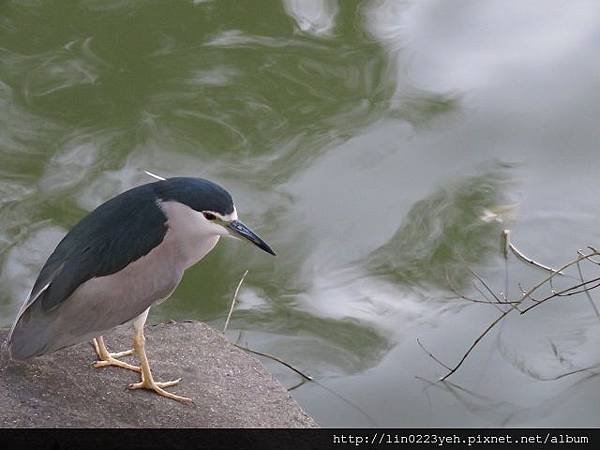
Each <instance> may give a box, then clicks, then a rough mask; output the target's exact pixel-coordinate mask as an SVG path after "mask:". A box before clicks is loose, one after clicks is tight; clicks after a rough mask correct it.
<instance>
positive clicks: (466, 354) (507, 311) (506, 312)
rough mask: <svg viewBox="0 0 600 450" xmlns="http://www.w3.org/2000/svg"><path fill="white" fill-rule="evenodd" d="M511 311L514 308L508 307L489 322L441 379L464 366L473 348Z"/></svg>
mask: <svg viewBox="0 0 600 450" xmlns="http://www.w3.org/2000/svg"><path fill="white" fill-rule="evenodd" d="M511 311H512V309H507V310H506V311H504V312H503V313H502V314H500V315H499V316H498V317H497V318H496V319H495V320H494V321H493V322H492V323H491V324H489V325H488V327H487V328H486V329H485V330H484V331H483V332H482V333H481V334H480V335H479V336H478V337H477V339H475V341H474V342H473V344H471V346H470V347H469V349H468V350H467V351H466V352H465V353H464V354H463V356H462V358H461V359H460V361H459V362H458V364H456V365H455V366H454V367H453V368H452V369H450V371H449V372H448V373H447V374H446V375H444V376H443V377H442V378H440V381H444V380H446V378H448V377H449V376H450V375H452V374H453V373H454V372H456V371H457V370H458V369H459V367H460V366H462V364H463V363H464V362H465V360H466V359H467V357H468V356H469V354H470V353H471V352H472V351H473V349H474V348H475V347H476V346H477V344H479V342H480V341H481V340H482V339H483V338H484V337H485V336H486V335H487V334H488V333H489V332H490V331H491V330H492V328H494V327H495V326H496V325H497V324H498V323H500V321H501V320H502V319H504V318H505V317H506V316H507V315H508V313H510V312H511Z"/></svg>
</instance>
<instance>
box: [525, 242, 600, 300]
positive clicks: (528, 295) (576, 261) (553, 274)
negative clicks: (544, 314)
mask: <svg viewBox="0 0 600 450" xmlns="http://www.w3.org/2000/svg"><path fill="white" fill-rule="evenodd" d="M591 256H598V252H595V251H594V252H593V253H591V254H589V255H581V256H579V257H578V258H576V259H574V260H573V261H570V262H568V263H567V264H565V265H564V266H562V267H561V268H559V269H557V270H556V271H555V272H553V273H552V274H551V275H549V276H547V277H546V278H544V279H543V280H542V281H540V282H539V283H538V284H536V285H535V286H533V287H532V288H531V289H529V290H528V291H527V292H526V293H525V294H523V297H524V298H527V297H530V296H531V294H533V293H534V292H535V291H537V290H538V289H539V288H540V287H542V286H543V285H544V284H546V283H547V282H548V281H550V280H551V279H552V278H554V277H555V276H556V275H558V274H559V273H560V272H562V271H563V270H565V269H567V268H569V267H571V266H572V265H574V264H577V263H578V262H579V261H582V260H584V259H588V258H589V257H591Z"/></svg>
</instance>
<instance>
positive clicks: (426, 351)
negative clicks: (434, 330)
mask: <svg viewBox="0 0 600 450" xmlns="http://www.w3.org/2000/svg"><path fill="white" fill-rule="evenodd" d="M417 344H419V347H421V348H422V349H423V351H424V352H425V353H427V355H429V357H430V358H431V359H433V360H434V361H435V362H436V363H438V364H439V365H440V366H442V367H444V368H445V369H447V370H452V367H450V366H447V365H446V364H444V363H443V362H442V361H440V360H439V359H438V358H436V357H435V355H434V354H433V353H431V352H430V351H429V350H427V349H426V348H425V346H424V345H423V344H422V343H421V341H420V340H419V338H417Z"/></svg>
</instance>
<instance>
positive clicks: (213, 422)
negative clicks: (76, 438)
mask: <svg viewBox="0 0 600 450" xmlns="http://www.w3.org/2000/svg"><path fill="white" fill-rule="evenodd" d="M132 333H133V331H132V329H131V328H130V327H129V326H123V327H118V328H116V329H115V330H113V331H111V332H110V333H107V334H106V335H105V342H106V343H107V345H108V347H109V351H122V350H126V349H129V348H131V342H132ZM6 334H7V332H6V331H0V342H3V341H4V339H5V338H6ZM146 351H147V354H148V358H149V360H150V365H151V368H152V369H153V374H154V378H155V379H156V380H158V381H167V380H171V379H175V378H179V377H182V378H183V380H182V381H181V383H180V384H179V385H177V386H174V387H172V388H168V390H169V391H171V392H173V393H175V394H179V395H183V396H187V397H191V398H192V399H193V401H194V403H193V404H191V405H187V404H182V403H179V402H176V401H173V400H170V399H166V398H163V397H160V396H158V395H156V394H154V393H152V392H150V391H146V390H129V389H127V386H128V385H129V384H130V383H133V382H137V381H139V375H138V374H136V373H135V372H131V371H129V370H125V369H120V368H115V367H109V368H101V369H95V368H93V367H92V366H91V363H92V362H93V361H94V360H95V352H94V351H93V348H92V346H91V345H90V344H89V343H83V344H79V345H76V346H73V347H69V348H67V349H64V350H61V351H58V352H55V353H52V354H49V355H44V356H42V357H40V358H35V359H32V360H29V361H24V362H19V361H9V360H8V359H7V358H6V357H5V356H6V355H4V357H3V360H2V362H1V363H0V405H2V408H0V426H1V427H94V428H96V427H174V428H183V427H315V426H316V424H315V422H314V421H313V419H311V418H310V417H309V416H307V415H306V414H305V413H304V412H303V411H302V410H301V409H300V407H299V406H298V404H297V403H296V402H295V401H294V400H293V399H292V398H291V397H290V395H289V393H288V392H287V391H286V390H285V389H284V388H283V387H282V386H281V385H280V384H279V383H278V382H277V381H276V380H275V379H274V378H273V377H272V376H271V375H270V374H269V373H268V372H267V371H266V370H265V369H264V367H263V366H262V365H261V363H260V362H259V361H257V360H256V359H255V358H253V357H252V356H250V355H248V354H246V353H245V352H243V351H242V350H240V349H238V348H236V347H235V346H233V345H232V344H231V343H229V342H228V341H227V340H226V339H225V338H224V337H223V335H222V334H220V333H218V332H216V331H214V330H212V329H211V328H209V327H208V326H207V325H204V324H202V323H198V322H178V323H174V322H171V323H168V324H165V323H163V324H158V325H154V326H148V327H146ZM130 358H131V357H128V358H125V359H124V360H127V361H135V359H133V360H131V359H130ZM135 364H137V363H135Z"/></svg>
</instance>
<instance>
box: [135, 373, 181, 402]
mask: <svg viewBox="0 0 600 450" xmlns="http://www.w3.org/2000/svg"><path fill="white" fill-rule="evenodd" d="M180 381H181V378H177V379H176V380H173V381H146V380H142V381H140V382H139V383H133V384H130V385H129V389H148V390H151V391H154V392H156V393H157V394H158V395H162V396H163V397H167V398H171V399H173V400H177V401H178V402H183V403H191V402H192V399H191V398H188V397H181V396H180V395H175V394H171V393H170V392H167V391H165V390H164V389H163V388H165V387H170V386H175V385H176V384H178V383H179V382H180Z"/></svg>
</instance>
